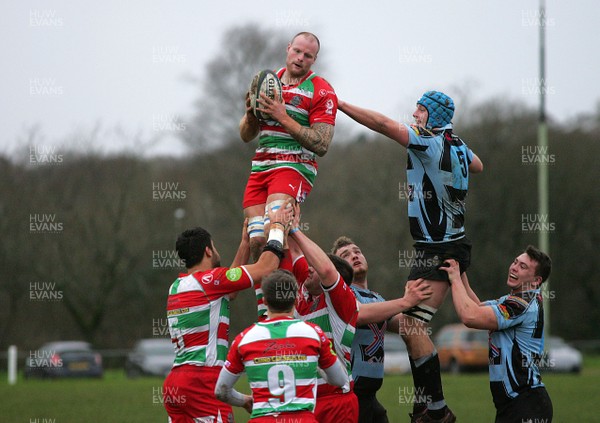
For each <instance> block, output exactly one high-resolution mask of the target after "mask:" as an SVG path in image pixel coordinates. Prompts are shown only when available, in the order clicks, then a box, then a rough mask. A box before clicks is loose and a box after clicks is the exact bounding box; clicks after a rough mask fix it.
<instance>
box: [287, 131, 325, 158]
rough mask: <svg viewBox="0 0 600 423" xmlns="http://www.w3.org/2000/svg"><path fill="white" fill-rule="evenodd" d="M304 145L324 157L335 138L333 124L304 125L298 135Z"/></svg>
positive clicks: (299, 140)
mask: <svg viewBox="0 0 600 423" xmlns="http://www.w3.org/2000/svg"><path fill="white" fill-rule="evenodd" d="M294 138H296V140H297V141H298V142H299V143H300V145H302V147H304V148H306V149H308V150H310V151H312V152H313V153H315V154H316V155H317V156H319V157H323V156H324V155H325V153H327V150H328V149H329V144H331V140H332V139H333V125H330V124H328V123H315V124H314V125H313V126H312V127H310V128H306V127H302V128H301V129H300V131H298V134H297V136H296V137H294Z"/></svg>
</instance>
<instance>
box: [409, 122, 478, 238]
mask: <svg viewBox="0 0 600 423" xmlns="http://www.w3.org/2000/svg"><path fill="white" fill-rule="evenodd" d="M405 126H406V127H407V129H408V135H409V141H408V146H407V152H408V157H407V160H408V162H407V167H406V177H407V182H408V190H409V201H408V219H409V224H410V233H411V235H412V237H413V239H414V240H415V241H417V242H427V243H438V242H448V241H454V240H457V239H460V238H463V237H464V236H465V228H464V221H465V197H466V196H467V190H468V187H469V164H470V163H471V161H472V160H473V152H472V151H471V150H470V149H469V147H467V145H466V144H465V143H464V142H463V141H462V140H461V139H460V138H459V137H457V136H456V135H454V134H452V125H451V124H448V125H446V126H445V127H443V128H441V129H440V130H439V131H436V132H432V131H430V130H427V129H424V128H421V127H417V126H409V125H405Z"/></svg>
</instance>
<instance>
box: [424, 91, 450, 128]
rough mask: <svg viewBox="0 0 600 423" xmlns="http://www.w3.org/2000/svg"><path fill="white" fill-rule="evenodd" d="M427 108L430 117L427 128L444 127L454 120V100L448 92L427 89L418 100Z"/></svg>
mask: <svg viewBox="0 0 600 423" xmlns="http://www.w3.org/2000/svg"><path fill="white" fill-rule="evenodd" d="M417 104H420V105H422V106H423V107H425V108H426V109H427V112H428V113H429V117H428V119H427V124H426V125H425V127H426V128H428V129H431V128H443V127H444V126H446V125H448V124H449V123H450V122H451V121H452V116H454V101H452V99H451V98H450V97H448V96H447V95H446V94H444V93H442V92H439V91H427V92H426V93H425V94H423V97H421V98H420V99H419V101H417Z"/></svg>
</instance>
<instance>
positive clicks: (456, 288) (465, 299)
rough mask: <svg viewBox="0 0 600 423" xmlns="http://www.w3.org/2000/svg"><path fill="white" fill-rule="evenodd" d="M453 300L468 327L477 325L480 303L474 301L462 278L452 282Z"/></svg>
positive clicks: (461, 318) (460, 316)
mask: <svg viewBox="0 0 600 423" xmlns="http://www.w3.org/2000/svg"><path fill="white" fill-rule="evenodd" d="M452 301H453V302H454V309H455V310H456V314H458V317H459V318H460V321H461V322H463V323H464V324H465V326H468V327H476V323H477V310H478V308H479V304H478V303H476V302H475V301H473V300H472V299H471V298H470V297H469V294H468V293H467V290H466V289H465V286H464V285H463V284H462V283H461V281H460V280H458V281H456V282H453V283H452Z"/></svg>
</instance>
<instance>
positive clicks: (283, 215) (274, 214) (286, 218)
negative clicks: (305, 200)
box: [267, 198, 295, 234]
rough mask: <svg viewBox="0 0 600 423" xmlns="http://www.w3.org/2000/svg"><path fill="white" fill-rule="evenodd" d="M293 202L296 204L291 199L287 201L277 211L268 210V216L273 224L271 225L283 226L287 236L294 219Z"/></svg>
mask: <svg viewBox="0 0 600 423" xmlns="http://www.w3.org/2000/svg"><path fill="white" fill-rule="evenodd" d="M293 202H295V200H294V199H293V198H290V199H288V200H286V201H285V202H284V203H283V204H282V205H281V207H279V208H278V209H277V210H273V209H269V210H267V214H268V216H269V220H270V222H271V223H270V224H271V225H273V224H275V223H278V224H279V225H281V227H282V229H283V231H284V232H285V233H286V234H287V232H288V231H289V229H290V227H291V226H292V220H293V218H294V208H293V207H292V203H293Z"/></svg>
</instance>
